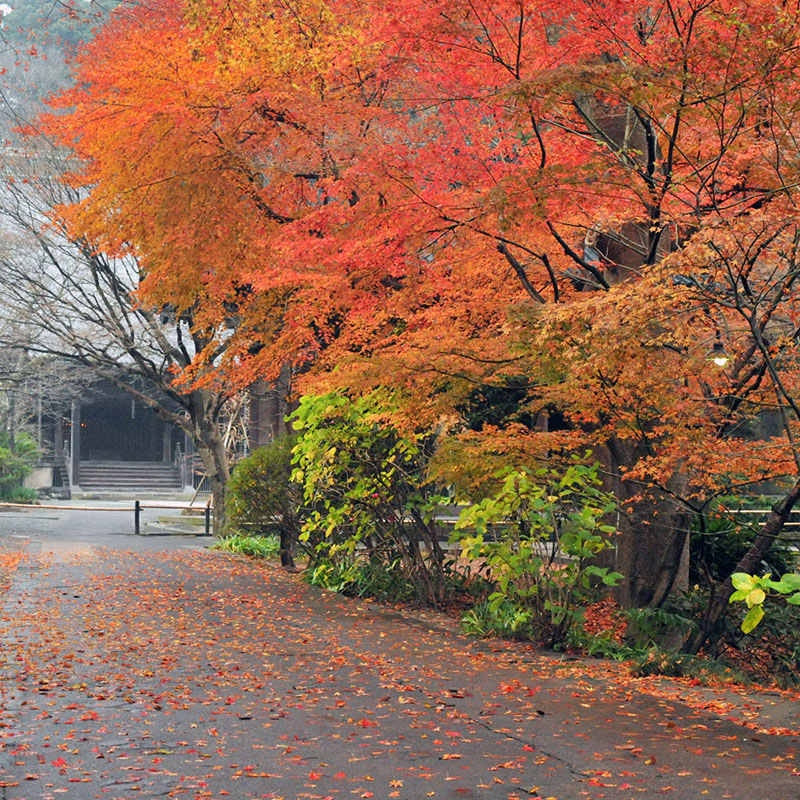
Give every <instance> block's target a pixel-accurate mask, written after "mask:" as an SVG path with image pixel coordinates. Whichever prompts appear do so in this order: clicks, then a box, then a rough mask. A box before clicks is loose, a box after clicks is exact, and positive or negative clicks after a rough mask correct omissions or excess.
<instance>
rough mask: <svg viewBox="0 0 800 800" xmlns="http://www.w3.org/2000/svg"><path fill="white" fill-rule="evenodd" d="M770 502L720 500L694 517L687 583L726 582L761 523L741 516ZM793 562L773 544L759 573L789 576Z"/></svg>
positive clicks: (784, 547)
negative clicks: (785, 574)
mask: <svg viewBox="0 0 800 800" xmlns="http://www.w3.org/2000/svg"><path fill="white" fill-rule="evenodd" d="M773 502H774V499H773V498H769V497H721V498H719V499H718V500H717V501H715V502H714V503H713V504H712V505H711V506H710V507H709V508H708V509H707V510H706V511H705V513H703V514H701V515H697V516H695V518H694V519H693V521H692V530H691V550H690V552H691V567H690V569H691V571H690V580H691V582H692V583H694V584H700V585H704V584H707V583H708V581H709V579H710V580H713V581H724V580H727V579H728V576H729V575H730V574H731V573H732V572H733V571H734V570H735V568H736V565H737V564H738V563H739V560H740V559H741V557H742V556H743V555H744V554H745V553H746V552H747V550H748V549H749V548H750V546H751V544H752V543H753V540H754V538H755V536H756V534H757V533H758V524H759V522H761V521H762V519H761V518H760V517H758V516H757V515H754V514H746V513H742V512H743V511H747V510H750V509H769V508H770V507H771V506H772V504H773ZM793 558H794V556H793V554H792V552H791V550H790V549H789V547H788V546H787V545H786V544H785V543H784V542H780V541H779V542H775V544H774V545H773V546H772V549H771V551H770V553H769V555H768V556H767V560H766V562H765V563H764V564H763V565H762V566H763V572H771V573H772V574H773V575H783V574H784V573H786V572H791V571H792V569H793Z"/></svg>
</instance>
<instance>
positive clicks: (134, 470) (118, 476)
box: [78, 461, 183, 494]
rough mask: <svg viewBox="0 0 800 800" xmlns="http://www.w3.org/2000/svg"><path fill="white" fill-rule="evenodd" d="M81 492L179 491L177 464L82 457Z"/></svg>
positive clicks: (80, 470)
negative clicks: (83, 458) (86, 458)
mask: <svg viewBox="0 0 800 800" xmlns="http://www.w3.org/2000/svg"><path fill="white" fill-rule="evenodd" d="M79 473H80V474H79V476H78V477H79V483H78V485H79V486H80V490H81V491H82V492H125V493H131V494H136V493H139V492H158V493H161V492H179V491H180V490H181V489H182V488H183V487H182V486H181V475H180V471H179V470H178V468H177V467H175V466H174V465H172V464H163V463H162V462H160V461H82V462H81V463H80V465H79Z"/></svg>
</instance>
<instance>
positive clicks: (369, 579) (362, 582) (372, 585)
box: [305, 558, 416, 602]
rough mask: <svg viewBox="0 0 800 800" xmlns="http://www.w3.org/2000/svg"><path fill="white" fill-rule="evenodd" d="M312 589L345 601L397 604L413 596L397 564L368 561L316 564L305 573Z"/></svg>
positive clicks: (326, 560) (356, 559)
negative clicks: (362, 599) (366, 599)
mask: <svg viewBox="0 0 800 800" xmlns="http://www.w3.org/2000/svg"><path fill="white" fill-rule="evenodd" d="M305 576H306V579H307V580H308V582H309V583H310V584H312V585H313V586H321V587H322V588H323V589H329V590H331V591H334V592H338V593H339V594H344V595H347V596H348V597H369V598H373V599H375V600H382V601H390V602H398V601H404V600H412V599H414V597H415V596H416V589H415V587H414V584H413V583H411V581H410V580H408V578H407V577H406V576H405V574H404V573H403V570H402V569H400V566H399V564H398V563H397V562H394V563H386V562H384V561H380V560H370V559H368V558H351V559H337V560H335V561H334V560H330V559H328V558H324V559H322V560H319V561H317V562H316V564H315V566H314V567H313V569H309V570H308V571H307V572H306V573H305Z"/></svg>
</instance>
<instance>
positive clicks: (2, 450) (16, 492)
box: [0, 433, 39, 502]
mask: <svg viewBox="0 0 800 800" xmlns="http://www.w3.org/2000/svg"><path fill="white" fill-rule="evenodd" d="M8 444H9V443H8V438H7V437H3V438H2V439H0V500H4V501H5V502H28V501H29V500H30V501H31V502H33V500H35V499H36V492H35V491H34V490H29V489H24V488H23V487H22V481H23V480H25V478H27V477H28V475H30V474H31V472H32V465H33V463H34V462H35V461H36V459H37V458H38V457H39V450H38V448H37V447H36V443H35V442H34V440H33V439H32V438H31V437H30V436H29V435H28V434H27V433H21V434H19V435H18V436H17V439H16V442H15V443H14V452H12V451H11V449H10V448H9V446H8ZM31 492H33V495H31Z"/></svg>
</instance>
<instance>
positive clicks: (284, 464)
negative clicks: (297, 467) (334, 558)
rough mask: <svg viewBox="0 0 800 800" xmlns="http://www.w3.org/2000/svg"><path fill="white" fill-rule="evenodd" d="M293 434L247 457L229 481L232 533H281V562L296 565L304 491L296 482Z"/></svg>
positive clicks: (237, 466)
mask: <svg viewBox="0 0 800 800" xmlns="http://www.w3.org/2000/svg"><path fill="white" fill-rule="evenodd" d="M295 443H296V438H295V437H293V436H280V437H278V438H277V439H275V441H273V442H272V443H271V444H269V445H268V446H266V447H261V448H259V449H258V450H254V451H253V452H252V453H251V454H250V455H249V456H247V457H246V458H243V459H242V460H241V461H240V462H239V463H238V464H237V465H236V468H235V469H234V471H233V475H232V476H231V479H230V483H229V484H228V500H227V504H228V509H227V510H228V520H229V523H228V527H229V533H235V532H238V533H242V534H250V535H256V536H262V537H263V536H267V535H269V534H277V535H278V537H279V538H280V543H281V544H280V556H281V564H283V565H284V566H286V567H291V566H294V550H295V545H296V543H297V541H298V538H299V536H300V531H301V527H302V518H303V513H304V509H303V495H302V491H301V489H300V487H299V486H298V485H297V484H294V483H292V481H291V474H292V448H293V447H294V445H295Z"/></svg>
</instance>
